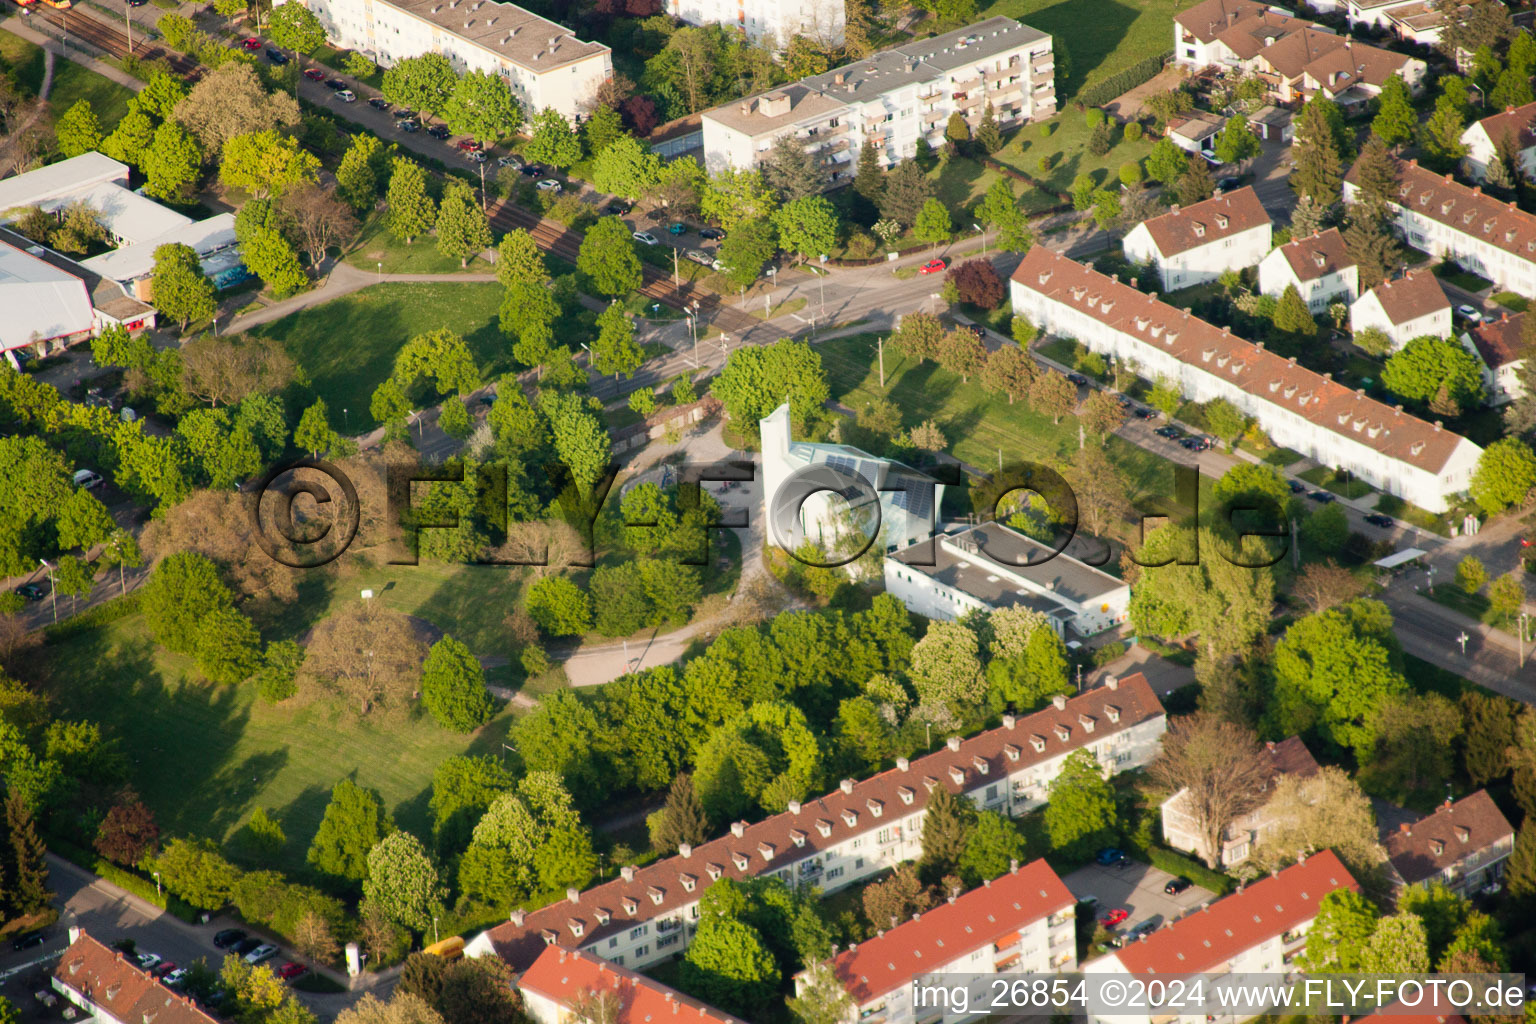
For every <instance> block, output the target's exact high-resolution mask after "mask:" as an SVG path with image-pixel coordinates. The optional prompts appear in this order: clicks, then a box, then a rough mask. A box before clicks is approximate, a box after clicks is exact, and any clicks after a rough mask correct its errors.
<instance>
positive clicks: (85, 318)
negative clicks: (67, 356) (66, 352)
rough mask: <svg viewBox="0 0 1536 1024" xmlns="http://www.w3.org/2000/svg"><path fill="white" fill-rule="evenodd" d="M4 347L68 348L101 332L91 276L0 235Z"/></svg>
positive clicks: (0, 342) (0, 330)
mask: <svg viewBox="0 0 1536 1024" xmlns="http://www.w3.org/2000/svg"><path fill="white" fill-rule="evenodd" d="M0 310H4V311H5V315H4V316H0V350H4V351H6V352H10V351H11V350H12V349H19V348H27V347H32V348H33V349H34V350H36V351H38V352H42V351H46V350H47V349H50V348H52V349H57V348H62V347H63V346H65V345H68V344H70V343H72V342H75V341H83V340H85V339H87V338H90V337H91V336H92V335H94V334H95V333H96V331H95V327H96V316H95V311H94V309H93V308H92V306H91V293H90V291H89V290H88V289H87V288H86V286H85V282H84V281H82V280H80V278H78V277H75V276H74V275H72V274H69V273H66V272H65V271H63V270H60V269H59V268H57V267H55V266H53V265H52V264H50V263H48V262H46V261H45V260H43V259H41V258H40V257H39V256H37V255H34V254H32V253H29V252H27V251H26V250H25V249H22V248H18V247H17V246H14V245H10V244H7V243H6V242H5V241H0Z"/></svg>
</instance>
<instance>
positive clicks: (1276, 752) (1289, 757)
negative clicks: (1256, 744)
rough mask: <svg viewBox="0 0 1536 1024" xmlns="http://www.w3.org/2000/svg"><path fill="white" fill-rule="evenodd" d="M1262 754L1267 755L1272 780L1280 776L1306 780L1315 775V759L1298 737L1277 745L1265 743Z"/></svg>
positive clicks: (1316, 767) (1292, 737)
mask: <svg viewBox="0 0 1536 1024" xmlns="http://www.w3.org/2000/svg"><path fill="white" fill-rule="evenodd" d="M1264 752H1265V753H1266V754H1268V755H1269V767H1270V770H1271V772H1272V774H1271V775H1270V778H1272V779H1273V778H1279V777H1280V776H1282V775H1296V776H1300V777H1301V778H1307V777H1308V776H1311V775H1316V774H1317V769H1318V764H1317V759H1316V758H1314V757H1313V756H1312V751H1310V750H1308V749H1307V745H1306V744H1305V743H1303V742H1301V737H1300V736H1291V737H1288V738H1287V739H1283V740H1281V741H1280V742H1279V743H1266V744H1264Z"/></svg>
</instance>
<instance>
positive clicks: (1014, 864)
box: [1008, 857, 1019, 875]
mask: <svg viewBox="0 0 1536 1024" xmlns="http://www.w3.org/2000/svg"><path fill="white" fill-rule="evenodd" d="M1008 873H1009V874H1011V875H1016V874H1018V873H1019V858H1017V857H1014V858H1011V859H1010V860H1009V861H1008Z"/></svg>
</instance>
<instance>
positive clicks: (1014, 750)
mask: <svg viewBox="0 0 1536 1024" xmlns="http://www.w3.org/2000/svg"><path fill="white" fill-rule="evenodd" d="M1023 753H1024V751H1022V750H1020V749H1019V748H1018V747H1016V746H1014V745H1013V744H1012V743H1010V744H1008V745H1007V746H1006V747H1004V748H1003V756H1004V757H1006V758H1008V760H1010V761H1017V760H1018V759H1019V755H1021V754H1023Z"/></svg>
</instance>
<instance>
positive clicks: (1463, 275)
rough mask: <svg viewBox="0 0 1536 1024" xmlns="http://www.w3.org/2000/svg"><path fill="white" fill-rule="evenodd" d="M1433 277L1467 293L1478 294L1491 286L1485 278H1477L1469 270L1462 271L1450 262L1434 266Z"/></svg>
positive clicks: (1490, 282)
mask: <svg viewBox="0 0 1536 1024" xmlns="http://www.w3.org/2000/svg"><path fill="white" fill-rule="evenodd" d="M1435 276H1436V277H1438V278H1440V279H1441V280H1442V281H1449V282H1451V284H1453V285H1455V286H1456V287H1458V288H1463V289H1465V290H1467V291H1469V292H1480V291H1482V290H1483V289H1484V288H1488V287H1491V286H1492V285H1493V282H1492V281H1489V280H1488V279H1487V278H1482V277H1478V276H1477V275H1476V274H1474V273H1472V272H1471V271H1470V270H1463V269H1462V268H1461V267H1459V266H1457V265H1456V264H1455V263H1452V262H1451V261H1450V260H1446V261H1445V262H1444V263H1439V264H1436V266H1435Z"/></svg>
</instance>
